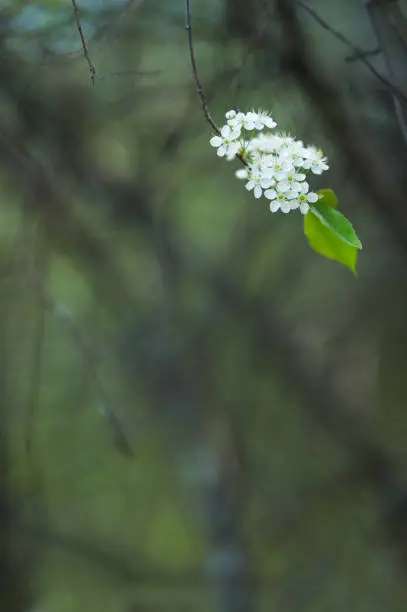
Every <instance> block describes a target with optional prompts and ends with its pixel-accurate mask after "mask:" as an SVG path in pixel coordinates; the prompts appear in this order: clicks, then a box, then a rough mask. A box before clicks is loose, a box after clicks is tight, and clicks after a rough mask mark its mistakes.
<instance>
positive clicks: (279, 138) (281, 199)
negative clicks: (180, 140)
mask: <svg viewBox="0 0 407 612" xmlns="http://www.w3.org/2000/svg"><path fill="white" fill-rule="evenodd" d="M276 125H277V123H276V122H275V121H274V119H273V118H272V117H270V115H269V114H268V113H267V112H265V111H259V112H257V113H255V112H254V111H251V112H248V113H240V112H236V111H235V110H230V111H228V112H227V113H226V124H225V125H224V126H223V127H222V129H221V130H220V134H219V135H217V136H213V137H212V138H211V140H210V144H211V145H212V146H213V147H216V149H217V154H218V155H219V156H220V157H226V159H227V160H229V161H230V160H232V159H234V158H235V157H236V156H238V157H239V158H240V159H241V160H242V161H243V163H244V164H245V167H244V168H241V169H240V170H237V172H236V176H237V178H239V179H244V180H246V189H247V190H248V191H253V194H254V197H255V198H260V197H261V196H262V195H264V196H265V197H266V198H267V199H269V200H270V210H271V212H277V211H278V210H281V211H282V212H284V213H288V212H290V211H291V210H296V209H299V210H300V211H301V212H302V214H303V215H305V214H306V213H307V212H308V210H309V207H310V204H313V203H315V202H316V201H317V200H318V198H319V196H318V195H317V194H316V193H314V192H313V191H310V190H309V184H308V182H307V180H306V179H307V176H308V175H309V174H310V173H313V174H322V172H324V171H325V170H328V168H329V166H328V164H327V159H326V157H324V155H323V153H322V151H320V150H318V149H317V148H316V147H314V146H305V145H304V143H303V142H302V141H301V140H296V139H295V138H293V137H292V136H289V135H286V134H279V133H274V134H272V133H271V132H269V131H267V129H272V128H274V127H276ZM250 132H251V133H250Z"/></svg>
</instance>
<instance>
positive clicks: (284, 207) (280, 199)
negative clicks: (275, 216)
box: [264, 189, 292, 213]
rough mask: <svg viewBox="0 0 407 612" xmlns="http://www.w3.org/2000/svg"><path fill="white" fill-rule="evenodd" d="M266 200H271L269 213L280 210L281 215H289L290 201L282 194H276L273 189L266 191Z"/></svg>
mask: <svg viewBox="0 0 407 612" xmlns="http://www.w3.org/2000/svg"><path fill="white" fill-rule="evenodd" d="M264 195H265V196H266V198H268V199H269V200H271V202H270V211H271V212H273V213H274V212H277V211H278V210H281V212H283V213H289V212H290V210H292V208H291V202H290V200H287V199H286V197H285V195H284V194H283V193H277V192H276V191H275V190H274V189H268V190H267V191H265V192H264Z"/></svg>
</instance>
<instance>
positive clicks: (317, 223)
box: [304, 189, 362, 275]
mask: <svg viewBox="0 0 407 612" xmlns="http://www.w3.org/2000/svg"><path fill="white" fill-rule="evenodd" d="M317 193H318V195H322V196H323V197H322V198H321V199H320V200H319V201H318V202H317V203H316V204H315V205H314V206H312V207H311V208H310V210H309V212H308V213H307V214H306V215H305V217H304V233H305V235H306V237H307V239H308V242H309V245H310V247H311V248H312V249H314V251H316V252H317V253H319V254H320V255H323V256H324V257H328V258H329V259H333V260H335V261H338V262H339V263H341V264H343V265H345V266H347V267H348V268H350V270H352V272H353V273H354V274H355V275H356V260H357V256H358V249H361V248H362V243H361V242H360V240H359V238H358V237H357V235H356V233H355V231H354V229H353V227H352V225H351V223H350V222H349V221H348V219H346V217H344V216H343V215H341V213H339V212H338V211H337V210H335V209H336V207H337V205H338V200H337V197H336V195H335V193H334V192H333V191H332V189H320V190H319V191H318V192H317Z"/></svg>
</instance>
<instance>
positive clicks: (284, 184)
mask: <svg viewBox="0 0 407 612" xmlns="http://www.w3.org/2000/svg"><path fill="white" fill-rule="evenodd" d="M274 176H275V178H276V180H277V181H278V184H277V191H278V192H279V193H285V192H287V191H295V192H298V193H300V191H301V183H302V181H304V180H305V174H302V173H299V172H294V171H292V172H286V171H285V170H280V171H279V172H276V173H275V175H274Z"/></svg>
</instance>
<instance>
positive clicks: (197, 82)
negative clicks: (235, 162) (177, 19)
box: [185, 0, 220, 134]
mask: <svg viewBox="0 0 407 612" xmlns="http://www.w3.org/2000/svg"><path fill="white" fill-rule="evenodd" d="M185 17H186V22H185V28H186V30H187V32H188V47H189V57H190V60H191V67H192V73H193V75H194V81H195V86H196V91H197V94H198V96H199V99H200V100H201V105H202V110H203V112H204V115H205V119H206V120H207V122H208V123H209V125H210V126H211V127H212V128H213V129H214V130H215V132H216V133H217V134H220V129H219V127H218V126H217V125H216V123H215V122H214V120H213V119H212V117H211V114H210V112H209V109H208V105H207V102H206V97H205V94H204V91H203V89H202V85H201V81H200V79H199V76H198V71H197V68H196V61H195V53H194V45H193V42H192V27H191V10H190V7H189V0H185Z"/></svg>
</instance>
